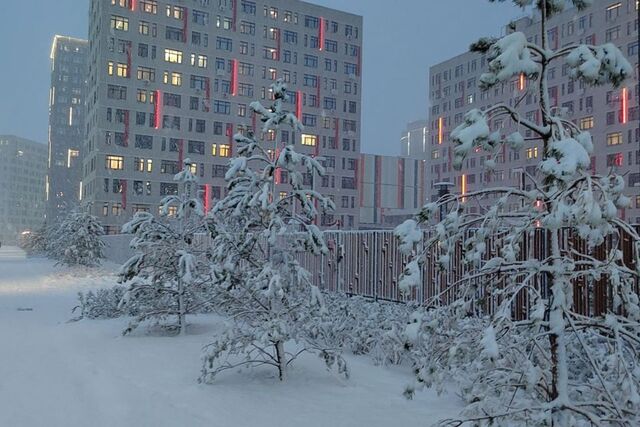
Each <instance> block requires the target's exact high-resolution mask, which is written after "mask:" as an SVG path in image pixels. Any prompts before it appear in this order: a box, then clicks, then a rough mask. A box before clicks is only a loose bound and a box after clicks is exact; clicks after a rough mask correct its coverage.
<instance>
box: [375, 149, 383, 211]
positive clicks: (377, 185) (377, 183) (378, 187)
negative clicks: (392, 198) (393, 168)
mask: <svg viewBox="0 0 640 427" xmlns="http://www.w3.org/2000/svg"><path fill="white" fill-rule="evenodd" d="M375 162H376V173H375V184H374V185H375V194H376V203H375V205H376V208H378V209H379V208H380V206H381V201H380V198H381V195H382V194H381V193H382V157H380V156H375Z"/></svg>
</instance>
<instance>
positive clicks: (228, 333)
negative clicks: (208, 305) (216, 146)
mask: <svg viewBox="0 0 640 427" xmlns="http://www.w3.org/2000/svg"><path fill="white" fill-rule="evenodd" d="M272 90H273V94H274V97H275V101H274V103H273V105H272V106H271V107H269V108H266V107H264V106H262V105H261V104H260V103H259V102H253V103H252V104H251V106H250V108H251V110H252V111H254V112H255V113H256V114H258V115H259V116H260V117H261V120H262V122H263V124H264V125H263V128H262V131H263V132H264V133H267V132H269V131H276V130H277V129H278V128H279V126H280V125H289V126H290V127H291V128H293V130H294V131H295V132H300V131H301V130H302V125H301V123H300V122H299V121H298V119H297V118H296V117H295V115H293V114H292V113H290V112H288V111H286V110H285V109H284V106H283V102H284V100H285V96H286V85H285V84H284V83H282V81H278V82H276V83H275V84H273V85H272ZM234 139H235V142H236V144H237V147H238V150H237V157H235V158H234V159H232V160H231V162H230V168H229V170H228V172H227V174H226V179H227V181H228V189H229V192H228V195H227V196H226V197H225V198H224V199H223V200H221V201H220V202H218V203H217V204H216V206H215V207H214V209H213V215H212V217H213V218H215V220H212V221H211V222H210V228H211V229H212V230H213V235H214V240H213V245H212V247H213V252H212V259H213V262H214V271H215V276H216V282H217V289H218V292H217V295H216V299H217V304H218V305H219V306H220V307H222V309H223V310H224V312H225V313H226V314H227V315H228V316H229V318H230V322H229V325H228V327H227V329H226V330H225V331H224V332H223V333H222V334H221V335H220V336H218V337H217V338H216V340H215V341H214V342H213V343H212V344H210V345H209V346H207V348H206V350H205V354H204V366H203V370H202V377H201V379H202V380H203V381H211V380H213V379H214V377H215V376H216V375H217V374H218V373H220V372H222V371H224V370H227V369H233V368H235V367H239V366H247V367H252V366H261V365H271V366H274V367H275V368H277V370H278V376H279V378H280V380H284V379H285V376H286V371H287V367H288V366H289V365H290V363H291V362H293V360H295V359H296V357H298V355H299V354H301V353H303V352H305V351H311V352H315V353H317V354H319V355H320V356H321V357H322V358H323V359H324V360H325V362H326V363H327V365H328V366H330V367H337V369H338V371H340V372H342V373H345V374H346V372H347V371H346V366H345V364H344V360H343V359H342V357H341V356H340V352H339V351H338V349H337V348H336V346H335V345H334V344H332V343H331V342H330V341H331V340H330V339H329V336H330V330H331V325H330V322H329V319H327V317H326V312H325V311H324V310H323V299H322V295H321V293H320V292H319V291H318V289H317V288H316V287H314V286H313V285H312V284H311V282H310V277H309V273H308V272H307V271H306V270H305V269H304V268H303V267H302V266H301V265H300V264H299V263H298V260H297V258H296V254H297V253H300V252H311V253H314V254H319V253H326V252H327V247H326V245H325V242H324V238H323V235H322V232H321V231H320V230H319V228H318V227H317V226H316V225H315V224H314V222H315V221H316V218H317V215H318V211H317V206H319V207H322V209H333V208H334V206H333V203H332V202H331V200H329V199H328V198H325V197H323V196H322V195H321V194H320V193H318V192H316V191H315V190H313V189H309V188H305V186H304V183H303V181H304V180H303V173H308V174H312V176H315V175H322V174H324V169H323V167H322V166H321V164H320V163H319V162H318V159H315V158H313V157H311V156H308V155H305V154H301V153H297V152H296V151H295V148H294V146H293V145H287V146H284V147H281V148H278V147H275V146H274V147H272V148H268V147H266V143H264V142H260V141H258V140H257V139H256V137H255V136H254V135H253V134H252V133H248V134H247V135H246V136H244V135H242V134H237V135H235V138H234ZM276 176H278V177H279V178H281V177H285V176H286V181H285V180H284V179H283V181H284V183H281V185H282V188H283V189H287V190H288V192H287V193H286V194H284V193H280V192H278V193H276V187H275V185H276ZM285 186H286V187H285ZM291 341H293V342H295V343H293V342H291ZM289 345H290V346H291V347H292V348H293V349H292V350H290V351H287V350H286V348H285V346H289Z"/></svg>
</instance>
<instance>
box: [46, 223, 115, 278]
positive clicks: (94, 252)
mask: <svg viewBox="0 0 640 427" xmlns="http://www.w3.org/2000/svg"><path fill="white" fill-rule="evenodd" d="M102 235H104V230H103V228H102V226H101V225H100V223H99V222H98V220H97V218H96V217H95V216H93V215H90V214H89V213H87V212H84V211H80V210H74V211H72V212H71V213H69V215H67V216H66V217H65V218H64V219H63V220H62V222H61V223H60V224H58V225H57V226H54V227H52V228H51V230H50V231H49V233H47V239H48V240H49V242H48V244H45V245H44V246H45V247H46V251H47V254H48V255H49V256H50V257H51V258H53V259H55V260H57V264H64V265H69V266H74V265H83V266H87V267H95V266H97V265H100V261H101V260H102V259H104V253H103V249H104V242H103V241H102V239H101V238H100V236H102Z"/></svg>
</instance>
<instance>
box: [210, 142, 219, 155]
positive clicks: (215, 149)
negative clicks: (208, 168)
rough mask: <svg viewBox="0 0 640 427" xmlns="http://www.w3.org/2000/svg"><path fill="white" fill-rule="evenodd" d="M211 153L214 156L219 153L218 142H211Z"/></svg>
mask: <svg viewBox="0 0 640 427" xmlns="http://www.w3.org/2000/svg"><path fill="white" fill-rule="evenodd" d="M211 155H212V156H217V155H218V144H211Z"/></svg>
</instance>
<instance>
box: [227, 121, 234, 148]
mask: <svg viewBox="0 0 640 427" xmlns="http://www.w3.org/2000/svg"><path fill="white" fill-rule="evenodd" d="M226 134H227V137H228V138H229V156H233V123H227V128H226Z"/></svg>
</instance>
